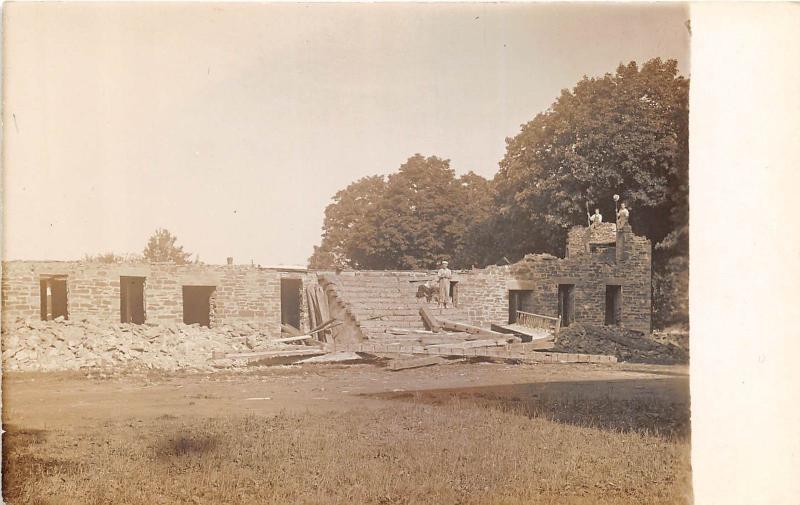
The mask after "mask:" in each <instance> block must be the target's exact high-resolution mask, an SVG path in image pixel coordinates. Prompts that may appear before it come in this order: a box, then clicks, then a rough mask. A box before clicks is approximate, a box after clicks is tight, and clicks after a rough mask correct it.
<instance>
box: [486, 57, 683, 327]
mask: <svg viewBox="0 0 800 505" xmlns="http://www.w3.org/2000/svg"><path fill="white" fill-rule="evenodd" d="M506 144H507V147H506V154H505V156H504V158H503V160H502V161H501V162H500V171H499V172H498V174H497V175H496V176H495V179H494V181H493V182H494V186H495V194H496V208H497V209H498V213H497V215H496V216H495V218H494V219H495V220H496V223H495V225H494V229H495V230H496V231H497V233H498V240H497V241H496V242H495V243H496V244H497V249H496V251H495V253H494V256H495V257H497V256H501V255H503V254H506V255H508V256H509V257H511V258H512V260H513V259H518V258H520V257H522V256H523V255H524V254H525V253H527V252H533V251H547V252H553V253H557V254H560V253H562V252H563V250H562V247H560V246H561V245H562V244H563V243H564V236H565V234H566V230H567V229H568V228H569V227H570V226H572V225H575V224H583V223H585V222H586V210H587V205H588V207H589V209H590V210H592V209H594V208H595V207H599V208H600V210H601V212H602V213H603V214H604V215H605V216H607V220H613V218H614V202H613V200H612V196H613V195H614V194H619V195H620V196H621V200H622V201H624V202H626V203H627V204H628V207H629V208H630V209H631V220H630V221H631V226H632V227H633V229H634V231H635V232H637V233H639V234H642V235H645V236H647V237H648V238H650V239H651V240H652V241H653V243H654V244H655V251H654V256H653V269H654V272H653V304H654V306H655V308H656V310H655V311H654V314H655V324H656V325H665V324H669V323H672V322H685V321H686V318H687V317H688V313H687V309H688V289H687V288H688V271H687V268H688V257H687V255H688V247H689V244H688V240H689V235H688V229H689V200H688V199H689V186H688V184H689V180H688V169H689V81H688V80H687V79H685V78H684V77H682V76H680V75H679V74H678V69H677V62H675V61H674V60H669V61H662V60H660V59H658V58H657V59H654V60H650V61H648V62H646V63H645V64H644V65H642V66H641V68H639V66H638V65H637V64H636V63H633V62H631V63H629V64H628V65H620V66H619V67H618V68H617V71H616V72H615V73H614V74H606V75H604V76H603V77H599V78H587V77H584V78H583V79H582V80H581V81H580V82H578V84H577V85H576V86H575V87H574V88H573V89H572V90H563V91H562V93H561V96H560V97H559V98H558V99H557V100H556V101H555V103H554V104H553V105H552V106H551V107H550V108H549V109H548V110H547V111H545V112H542V113H541V114H539V115H537V116H536V117H535V118H534V119H533V120H532V121H530V122H529V123H527V124H525V125H523V126H522V130H521V132H520V133H519V134H518V135H517V136H516V137H514V138H511V139H507V140H506Z"/></svg>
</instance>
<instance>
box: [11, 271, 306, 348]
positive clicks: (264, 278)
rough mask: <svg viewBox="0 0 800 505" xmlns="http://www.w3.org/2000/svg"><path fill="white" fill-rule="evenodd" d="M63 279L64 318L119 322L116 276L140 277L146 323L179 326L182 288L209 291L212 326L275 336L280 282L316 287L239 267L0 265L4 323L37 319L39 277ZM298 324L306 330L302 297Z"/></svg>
mask: <svg viewBox="0 0 800 505" xmlns="http://www.w3.org/2000/svg"><path fill="white" fill-rule="evenodd" d="M48 275H66V278H67V304H68V313H69V318H70V319H80V318H94V319H98V320H101V321H106V322H119V321H120V277H121V276H131V277H144V278H145V285H144V304H145V315H146V322H148V323H157V324H159V323H168V324H169V323H180V322H182V321H183V286H214V287H215V289H214V294H213V296H212V317H211V320H212V326H213V325H214V324H227V323H235V322H242V321H250V322H257V323H260V324H262V325H263V326H264V327H266V328H268V329H270V330H271V331H274V332H275V333H279V332H280V322H281V321H280V318H281V306H280V303H281V297H280V279H281V277H292V278H300V279H303V282H304V286H305V285H306V284H307V283H308V282H316V276H315V275H314V274H313V273H307V272H287V271H281V270H278V269H263V268H259V267H254V266H249V265H248V266H242V265H224V266H223V265H193V264H190V265H174V264H168V263H152V264H147V263H137V264H102V263H88V262H67V261H10V262H4V263H3V274H2V310H3V317H4V318H5V319H6V320H15V319H26V320H38V319H40V318H41V312H40V311H41V298H40V280H41V278H42V276H48ZM301 299H302V300H303V307H302V313H301V321H302V322H303V326H304V327H305V328H307V327H308V317H307V314H306V310H305V304H306V301H305V296H303V297H302V298H301Z"/></svg>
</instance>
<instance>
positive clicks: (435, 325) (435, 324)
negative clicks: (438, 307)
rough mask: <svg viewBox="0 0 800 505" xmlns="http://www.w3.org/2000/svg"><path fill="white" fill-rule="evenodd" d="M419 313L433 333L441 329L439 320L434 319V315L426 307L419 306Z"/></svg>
mask: <svg viewBox="0 0 800 505" xmlns="http://www.w3.org/2000/svg"><path fill="white" fill-rule="evenodd" d="M419 315H420V316H422V320H423V321H424V322H425V325H426V326H427V327H428V328H430V329H431V331H433V332H434V333H438V332H440V331H441V330H442V325H441V324H440V323H439V320H438V319H436V316H434V315H433V312H431V310H430V309H429V308H428V307H424V306H423V307H420V308H419Z"/></svg>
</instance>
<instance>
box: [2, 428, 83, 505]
mask: <svg viewBox="0 0 800 505" xmlns="http://www.w3.org/2000/svg"><path fill="white" fill-rule="evenodd" d="M3 429H4V430H5V433H3V465H2V468H3V499H4V500H5V502H6V503H17V502H18V501H19V499H20V497H22V496H24V495H25V493H26V490H28V489H29V488H34V489H35V488H36V487H37V485H38V484H37V482H38V481H39V480H40V479H43V478H44V477H46V476H51V475H59V474H68V473H70V472H75V471H77V470H78V465H77V464H76V463H75V462H72V461H67V460H62V459H58V458H50V457H39V456H37V455H36V454H35V452H36V446H37V445H39V444H44V443H45V441H46V439H47V432H45V431H44V430H32V429H21V428H18V427H16V426H14V425H10V424H5V425H3Z"/></svg>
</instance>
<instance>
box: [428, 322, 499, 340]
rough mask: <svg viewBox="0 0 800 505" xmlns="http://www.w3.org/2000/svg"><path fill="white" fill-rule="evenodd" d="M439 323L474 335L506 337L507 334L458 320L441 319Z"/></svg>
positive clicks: (446, 327) (451, 329) (453, 329)
mask: <svg viewBox="0 0 800 505" xmlns="http://www.w3.org/2000/svg"><path fill="white" fill-rule="evenodd" d="M439 324H441V326H442V328H444V329H445V330H449V331H463V332H466V333H470V334H473V335H480V336H484V337H491V338H504V337H506V335H504V334H503V333H499V332H497V331H492V330H487V329H486V328H481V327H480V326H473V325H471V324H464V323H458V322H456V321H449V320H447V319H440V320H439Z"/></svg>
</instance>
